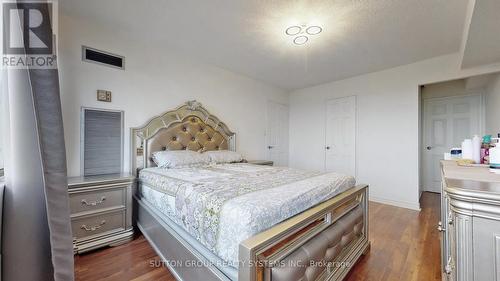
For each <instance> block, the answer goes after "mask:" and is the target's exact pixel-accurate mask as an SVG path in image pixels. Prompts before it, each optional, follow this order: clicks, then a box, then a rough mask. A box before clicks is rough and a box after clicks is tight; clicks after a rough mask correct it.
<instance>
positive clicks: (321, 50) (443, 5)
mask: <svg viewBox="0 0 500 281" xmlns="http://www.w3.org/2000/svg"><path fill="white" fill-rule="evenodd" d="M59 3H60V4H59V5H60V9H61V11H62V12H63V13H64V14H66V15H68V16H73V17H79V18H85V19H88V20H90V21H93V22H97V23H99V24H104V25H108V26H109V27H110V28H113V30H116V33H117V34H119V33H121V35H123V36H127V37H128V38H131V39H132V40H134V41H135V40H145V41H146V42H148V44H149V43H154V44H162V45H164V46H165V48H169V49H173V50H177V51H179V52H183V53H185V54H187V55H188V56H191V57H195V58H197V59H199V60H202V61H204V62H207V63H210V64H214V65H217V66H219V67H222V68H225V69H228V70H230V71H234V72H237V73H241V74H244V75H247V76H249V77H252V78H255V79H258V80H261V81H264V82H267V83H269V84H272V85H275V86H278V87H281V88H284V89H297V88H303V87H307V86H311V85H315V84H320V83H324V82H328V81H333V80H339V79H343V78H347V77H352V76H356V75H360V74H364V73H369V72H373V71H378V70H382V69H386V68H390V67H394V66H398V65H403V64H408V63H412V62H415V61H419V60H423V59H426V58H431V57H434V56H439V55H443V54H448V53H453V52H457V51H459V49H460V42H461V39H462V32H463V29H464V22H465V14H466V8H467V3H468V0H331V1H324V0H315V1H304V0H302V1H301V0H299V1H290V0H273V1H270V0H269V1H264V0H247V1H243V0H212V1H202V0H183V1H179V0H173V1H169V0H156V1H153V0H148V1H138V0H106V1H102V0H85V1H82V0H63V1H60V2H59ZM294 23H317V24H320V25H321V26H322V27H323V32H322V33H321V34H320V35H319V36H317V37H316V38H312V39H311V40H310V42H309V43H308V44H306V45H305V46H296V45H293V44H292V43H291V40H290V38H287V36H286V35H285V34H284V31H285V29H286V27H287V26H289V25H291V24H294ZM110 51H112V50H110Z"/></svg>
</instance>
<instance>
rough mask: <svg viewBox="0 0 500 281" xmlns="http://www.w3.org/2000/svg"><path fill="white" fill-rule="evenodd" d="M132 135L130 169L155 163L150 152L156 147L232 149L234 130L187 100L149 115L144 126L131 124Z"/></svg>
mask: <svg viewBox="0 0 500 281" xmlns="http://www.w3.org/2000/svg"><path fill="white" fill-rule="evenodd" d="M131 136H132V141H131V144H132V161H131V162H133V165H132V171H136V169H137V168H147V167H152V166H154V163H153V162H152V161H151V155H152V153H153V152H156V151H161V150H193V151H209V150H223V149H227V150H233V151H234V150H235V133H233V132H231V130H229V128H228V127H227V126H226V124H224V123H223V122H221V121H220V120H219V119H218V118H217V117H215V116H214V115H212V114H210V113H209V112H208V111H207V110H206V109H205V108H204V107H203V106H202V105H201V104H200V103H199V102H197V101H189V102H187V103H186V104H184V105H182V106H180V107H178V108H177V109H175V110H171V111H167V112H165V113H163V114H162V115H160V116H156V117H154V118H152V119H151V120H150V121H148V122H147V123H146V124H145V125H144V126H141V127H138V128H132V130H131ZM137 162H139V163H140V162H142V163H145V164H146V165H141V164H138V163H137Z"/></svg>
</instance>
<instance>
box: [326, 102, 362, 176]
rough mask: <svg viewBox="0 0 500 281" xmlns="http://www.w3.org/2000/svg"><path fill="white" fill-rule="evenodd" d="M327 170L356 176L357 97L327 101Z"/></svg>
mask: <svg viewBox="0 0 500 281" xmlns="http://www.w3.org/2000/svg"><path fill="white" fill-rule="evenodd" d="M325 136H326V139H325V171H327V172H337V173H342V174H346V175H350V176H356V97H355V96H350V97H344V98H337V99H332V100H328V101H327V102H326V128H325Z"/></svg>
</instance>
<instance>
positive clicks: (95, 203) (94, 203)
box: [82, 196, 106, 206]
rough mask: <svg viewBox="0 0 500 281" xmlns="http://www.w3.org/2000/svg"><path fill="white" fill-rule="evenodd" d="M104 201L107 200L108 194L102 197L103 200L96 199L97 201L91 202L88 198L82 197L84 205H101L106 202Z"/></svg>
mask: <svg viewBox="0 0 500 281" xmlns="http://www.w3.org/2000/svg"><path fill="white" fill-rule="evenodd" d="M104 201H106V196H103V197H101V200H96V201H91V202H87V200H85V199H82V205H83V206H97V205H101V204H102V203H104Z"/></svg>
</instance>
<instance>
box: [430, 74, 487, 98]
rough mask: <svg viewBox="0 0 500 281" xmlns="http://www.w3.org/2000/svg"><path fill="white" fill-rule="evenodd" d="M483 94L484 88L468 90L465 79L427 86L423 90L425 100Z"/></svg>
mask: <svg viewBox="0 0 500 281" xmlns="http://www.w3.org/2000/svg"><path fill="white" fill-rule="evenodd" d="M483 93H484V89H483V88H475V89H469V88H467V87H466V80H465V79H460V80H453V81H446V82H441V83H435V84H430V85H425V87H423V88H422V98H423V99H429V98H444V97H453V96H466V95H477V94H483Z"/></svg>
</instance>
